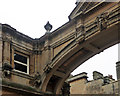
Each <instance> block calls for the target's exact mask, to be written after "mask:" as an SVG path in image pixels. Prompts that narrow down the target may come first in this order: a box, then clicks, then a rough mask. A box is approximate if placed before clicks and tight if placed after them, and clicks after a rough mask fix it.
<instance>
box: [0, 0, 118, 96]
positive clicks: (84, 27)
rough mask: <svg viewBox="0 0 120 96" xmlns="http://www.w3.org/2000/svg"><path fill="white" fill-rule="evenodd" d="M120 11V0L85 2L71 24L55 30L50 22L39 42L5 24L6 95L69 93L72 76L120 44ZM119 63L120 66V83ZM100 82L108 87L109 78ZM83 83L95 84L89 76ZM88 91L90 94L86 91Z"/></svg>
mask: <svg viewBox="0 0 120 96" xmlns="http://www.w3.org/2000/svg"><path fill="white" fill-rule="evenodd" d="M102 1H105V0H102ZM86 6H87V7H86ZM119 9H120V7H119V2H90V3H88V2H79V3H77V4H76V7H75V8H74V10H73V11H72V12H71V14H70V15H69V21H68V22H67V23H65V24H64V25H62V26H61V27H59V28H58V29H56V30H54V31H53V32H50V30H51V28H52V25H50V24H49V22H48V23H47V24H46V26H45V29H46V30H47V32H46V34H45V35H44V36H42V37H40V38H37V39H33V38H31V37H29V36H26V35H25V34H22V33H20V32H18V31H17V30H16V29H14V28H13V27H11V26H10V25H8V24H0V68H1V70H0V73H1V74H0V75H1V78H2V79H0V87H1V88H2V93H3V94H15V95H19V94H20V95H23V96H26V95H29V94H30V96H31V95H33V96H37V95H38V96H41V95H45V96H46V94H60V93H64V94H66V93H67V94H69V91H68V90H69V85H68V84H66V83H65V80H66V79H67V78H68V77H69V75H70V73H71V72H72V71H73V70H74V69H76V68H77V67H78V66H79V65H81V64H82V63H83V62H85V61H86V60H88V59H89V58H91V57H92V56H94V55H96V54H98V53H99V52H101V51H103V50H104V49H106V48H109V47H110V46H113V45H115V44H118V43H119V42H120V40H119V39H118V36H119V35H120V34H118V32H119V28H120V27H118V26H119V24H120V23H119V20H120V18H118V16H119ZM119 65H120V64H119V62H118V63H117V73H118V74H117V75H118V81H120V76H119V75H120V74H119V69H120V67H119ZM101 76H102V75H101ZM83 77H85V76H83ZM98 81H99V82H101V84H103V81H104V80H103V79H100V80H98ZM79 82H80V81H79ZM81 82H83V83H81V84H82V85H81V86H83V85H85V84H88V87H89V85H91V84H90V82H87V79H86V77H85V78H82V81H81ZM86 82H87V83H86ZM118 83H119V84H118V85H120V82H118ZM115 84H116V83H115ZM66 86H67V87H68V88H66ZM78 86H79V85H78ZM100 86H101V85H100ZM110 86H112V85H110ZM119 88H120V86H119ZM61 89H62V90H61ZM83 89H84V90H83V93H84V91H86V87H85V86H84V88H83ZM88 89H89V88H87V90H88ZM93 89H94V88H93ZM65 90H67V92H66V91H65ZM98 90H102V89H100V88H98ZM89 91H90V90H88V91H87V92H89ZM100 92H101V91H100Z"/></svg>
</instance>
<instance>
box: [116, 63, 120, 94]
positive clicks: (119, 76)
mask: <svg viewBox="0 0 120 96" xmlns="http://www.w3.org/2000/svg"><path fill="white" fill-rule="evenodd" d="M116 72H117V80H118V93H119V96H120V61H118V62H117V63H116Z"/></svg>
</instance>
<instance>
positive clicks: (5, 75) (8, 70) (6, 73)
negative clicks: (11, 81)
mask: <svg viewBox="0 0 120 96" xmlns="http://www.w3.org/2000/svg"><path fill="white" fill-rule="evenodd" d="M12 70H13V68H12V66H11V65H10V64H8V63H4V64H3V66H2V72H3V74H2V76H3V78H10V77H11V71H12Z"/></svg>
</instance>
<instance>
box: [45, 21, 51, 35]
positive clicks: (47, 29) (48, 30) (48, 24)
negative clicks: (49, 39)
mask: <svg viewBox="0 0 120 96" xmlns="http://www.w3.org/2000/svg"><path fill="white" fill-rule="evenodd" d="M44 28H45V30H46V31H47V32H46V33H49V32H50V31H51V30H52V25H51V24H50V23H49V21H48V22H47V24H46V25H45V26H44Z"/></svg>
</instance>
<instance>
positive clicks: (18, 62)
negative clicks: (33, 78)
mask: <svg viewBox="0 0 120 96" xmlns="http://www.w3.org/2000/svg"><path fill="white" fill-rule="evenodd" d="M14 68H15V70H16V71H19V72H23V73H27V74H29V57H28V56H26V55H23V54H19V53H14Z"/></svg>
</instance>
